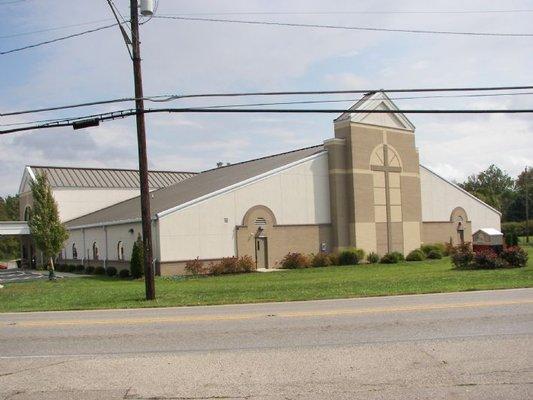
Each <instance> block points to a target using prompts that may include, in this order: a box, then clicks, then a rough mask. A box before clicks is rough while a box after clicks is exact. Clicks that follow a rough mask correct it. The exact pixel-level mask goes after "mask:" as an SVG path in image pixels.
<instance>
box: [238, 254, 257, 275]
mask: <svg viewBox="0 0 533 400" xmlns="http://www.w3.org/2000/svg"><path fill="white" fill-rule="evenodd" d="M237 270H238V271H239V272H253V271H255V270H256V265H255V261H254V259H253V258H252V257H250V256H242V257H240V258H239V259H238V260H237Z"/></svg>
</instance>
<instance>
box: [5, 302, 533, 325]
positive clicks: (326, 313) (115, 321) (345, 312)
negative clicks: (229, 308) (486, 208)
mask: <svg viewBox="0 0 533 400" xmlns="http://www.w3.org/2000/svg"><path fill="white" fill-rule="evenodd" d="M517 304H533V299H532V300H507V301H484V302H469V303H447V304H446V303H445V304H423V305H412V306H397V307H390V306H389V307H367V308H341V309H332V310H309V311H292V312H290V311H286V312H283V311H281V312H276V313H275V314H270V313H268V312H261V313H243V314H228V315H188V316H187V315H182V316H180V315H176V316H168V317H136V318H133V317H132V318H106V319H90V318H89V319H57V320H33V321H18V322H14V321H12V322H9V321H6V322H2V323H0V326H11V327H22V328H25V327H54V326H81V325H141V324H157V323H179V322H181V323H191V322H207V321H238V320H252V319H261V318H266V317H269V316H274V317H277V318H308V317H332V316H349V315H354V316H355V315H364V314H380V313H395V312H412V311H433V310H447V309H458V308H476V307H495V306H508V305H517Z"/></svg>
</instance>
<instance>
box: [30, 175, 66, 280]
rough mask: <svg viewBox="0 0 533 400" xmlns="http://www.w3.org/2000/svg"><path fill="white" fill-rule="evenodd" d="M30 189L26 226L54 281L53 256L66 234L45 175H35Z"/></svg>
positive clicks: (64, 239)
mask: <svg viewBox="0 0 533 400" xmlns="http://www.w3.org/2000/svg"><path fill="white" fill-rule="evenodd" d="M30 187H31V193H32V196H33V211H32V214H31V218H30V220H29V221H28V225H29V227H30V233H31V236H32V239H33V241H34V242H35V245H36V246H37V248H39V249H40V250H41V251H42V252H43V254H44V257H45V259H46V260H48V270H49V271H50V275H49V278H50V280H53V279H55V274H54V256H55V255H56V254H58V253H59V252H60V251H61V249H62V248H63V243H64V242H65V241H66V240H67V239H68V232H67V230H66V229H65V226H64V225H63V224H62V223H61V221H60V220H59V213H58V211H57V203H56V201H55V199H54V197H53V196H52V189H51V188H50V185H49V183H48V179H47V178H46V175H44V174H42V175H37V176H36V178H35V181H33V182H31V184H30Z"/></svg>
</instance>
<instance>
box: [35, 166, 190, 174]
mask: <svg viewBox="0 0 533 400" xmlns="http://www.w3.org/2000/svg"><path fill="white" fill-rule="evenodd" d="M26 166H27V167H30V168H54V169H82V170H97V171H100V170H103V171H128V172H139V170H138V169H135V168H106V167H104V168H98V167H66V166H57V165H26ZM148 172H163V173H169V174H199V173H200V172H192V171H169V170H159V169H149V170H148Z"/></svg>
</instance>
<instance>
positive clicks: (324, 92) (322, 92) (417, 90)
mask: <svg viewBox="0 0 533 400" xmlns="http://www.w3.org/2000/svg"><path fill="white" fill-rule="evenodd" d="M115 25H116V24H115ZM531 89H533V86H490V87H456V88H411V89H354V90H313V91H286V92H236V93H199V94H183V95H177V94H172V95H157V96H146V97H144V98H143V100H146V101H152V102H167V101H172V100H179V99H193V98H211V97H252V96H300V95H330V94H365V93H374V92H385V93H427V92H477V91H500V90H531ZM135 100H136V99H135V98H134V97H124V98H118V99H111V100H100V101H91V102H86V103H78V104H70V105H63V106H53V107H45V108H37V109H31V110H20V111H11V112H6V113H0V117H7V116H13V115H22V114H34V113H39V112H45V111H57V110H66V109H72V108H80V107H88V106H95V105H104V104H112V103H123V102H128V101H135Z"/></svg>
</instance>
